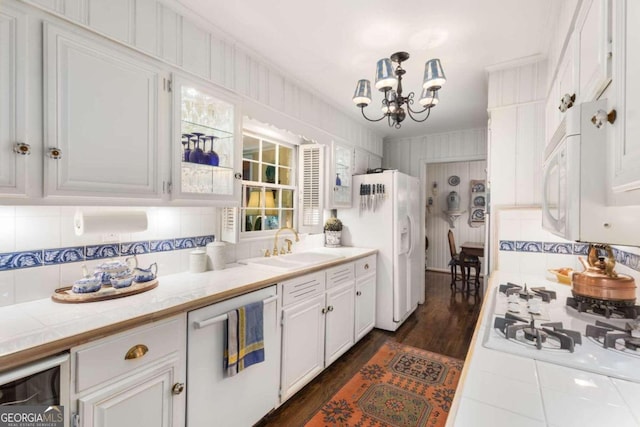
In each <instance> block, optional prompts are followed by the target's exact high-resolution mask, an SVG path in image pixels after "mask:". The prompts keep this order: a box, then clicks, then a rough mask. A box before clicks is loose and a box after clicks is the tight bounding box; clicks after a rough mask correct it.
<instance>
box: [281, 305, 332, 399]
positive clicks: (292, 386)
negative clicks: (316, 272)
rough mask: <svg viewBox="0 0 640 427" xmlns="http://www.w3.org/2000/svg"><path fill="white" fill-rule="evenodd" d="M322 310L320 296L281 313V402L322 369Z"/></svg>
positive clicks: (323, 318) (323, 307)
mask: <svg viewBox="0 0 640 427" xmlns="http://www.w3.org/2000/svg"><path fill="white" fill-rule="evenodd" d="M324 309H325V296H324V294H322V295H318V296H316V297H314V298H311V299H309V300H307V301H305V302H302V303H300V304H297V305H294V306H291V307H288V308H285V309H283V310H282V366H281V380H280V388H281V396H280V400H281V401H285V400H286V399H288V398H289V397H290V396H291V395H293V394H294V393H295V392H296V391H298V390H300V389H301V388H302V387H303V386H304V385H305V384H306V383H307V382H309V380H311V379H312V378H313V377H315V376H316V375H317V374H319V373H320V372H322V370H323V369H324V321H325V315H324V313H323V312H324V311H325V310H324Z"/></svg>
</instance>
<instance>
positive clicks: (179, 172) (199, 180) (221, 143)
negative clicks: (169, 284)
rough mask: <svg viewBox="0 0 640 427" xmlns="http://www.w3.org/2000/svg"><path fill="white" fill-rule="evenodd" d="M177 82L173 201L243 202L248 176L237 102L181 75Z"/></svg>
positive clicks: (216, 90) (231, 97)
mask: <svg viewBox="0 0 640 427" xmlns="http://www.w3.org/2000/svg"><path fill="white" fill-rule="evenodd" d="M173 82H174V87H173V88H172V90H173V101H174V109H173V110H174V121H173V123H174V126H173V131H172V135H173V139H172V142H173V146H172V157H173V159H172V164H173V168H172V170H173V177H172V181H173V185H172V189H171V194H172V198H174V199H192V200H193V199H195V200H203V201H208V202H211V203H213V204H216V203H217V202H220V203H224V205H225V206H230V205H231V204H233V203H236V204H237V203H238V195H239V194H240V179H241V178H242V176H241V174H240V173H239V171H240V147H241V145H242V140H241V138H242V133H241V129H240V111H239V108H238V100H237V98H236V97H235V96H234V95H232V94H229V93H226V91H224V89H218V88H215V87H214V86H212V85H208V84H201V83H194V82H192V81H189V80H186V79H183V78H181V77H179V76H176V77H174V79H173Z"/></svg>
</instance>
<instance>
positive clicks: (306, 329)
mask: <svg viewBox="0 0 640 427" xmlns="http://www.w3.org/2000/svg"><path fill="white" fill-rule="evenodd" d="M354 270H355V264H354V263H347V264H343V265H340V266H337V267H333V268H330V269H327V270H325V271H320V272H317V273H313V274H309V275H306V276H302V277H297V278H295V279H292V280H289V281H286V282H283V283H282V284H281V285H280V286H281V294H282V301H283V309H282V368H281V369H282V372H281V380H280V388H281V390H280V400H281V402H284V401H285V400H287V399H288V398H289V397H291V396H292V395H293V394H295V393H296V392H297V391H298V390H300V389H301V388H302V387H304V386H305V385H306V384H307V383H308V382H309V381H311V380H312V379H313V378H314V377H315V376H316V375H318V374H319V373H320V372H322V371H323V370H324V369H325V368H326V367H327V366H329V365H330V364H331V363H333V362H334V361H335V360H336V359H338V358H339V357H340V356H341V355H343V354H344V353H345V352H346V351H347V350H349V349H350V348H351V347H352V346H353V344H354V342H355V340H354V325H355V272H354Z"/></svg>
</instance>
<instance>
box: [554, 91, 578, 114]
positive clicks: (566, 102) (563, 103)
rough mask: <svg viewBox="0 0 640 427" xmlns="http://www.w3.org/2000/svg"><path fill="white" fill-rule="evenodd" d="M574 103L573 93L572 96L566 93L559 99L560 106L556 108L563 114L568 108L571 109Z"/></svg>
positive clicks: (574, 96)
mask: <svg viewBox="0 0 640 427" xmlns="http://www.w3.org/2000/svg"><path fill="white" fill-rule="evenodd" d="M575 101H576V94H575V93H574V94H573V95H569V94H568V93H565V94H564V96H563V97H562V98H560V105H559V106H558V110H560V112H561V113H564V112H565V111H567V110H568V109H569V108H571V107H573V103H574V102H575Z"/></svg>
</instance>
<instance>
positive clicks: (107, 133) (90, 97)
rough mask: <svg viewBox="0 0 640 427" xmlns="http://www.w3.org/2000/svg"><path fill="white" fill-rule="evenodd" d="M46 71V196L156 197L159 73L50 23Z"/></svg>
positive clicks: (145, 64) (110, 48)
mask: <svg viewBox="0 0 640 427" xmlns="http://www.w3.org/2000/svg"><path fill="white" fill-rule="evenodd" d="M44 72H45V98H46V100H45V126H46V131H45V136H46V138H45V150H47V148H49V147H57V148H59V149H60V150H61V153H62V158H60V159H58V160H54V159H51V158H48V157H45V162H44V163H45V177H46V180H47V182H46V184H45V189H46V195H47V196H69V195H78V196H117V197H159V194H160V191H159V187H160V185H159V171H158V164H159V162H158V158H159V157H158V156H159V151H160V150H161V149H163V146H162V145H161V144H159V141H160V135H159V133H160V132H159V120H158V112H159V108H158V106H159V102H158V101H159V100H158V98H159V91H160V85H161V82H162V76H161V73H160V71H159V69H157V68H155V66H154V65H152V64H151V63H147V62H143V61H141V60H137V59H133V58H132V57H129V56H128V55H125V54H124V53H121V52H119V51H118V50H116V49H115V48H114V47H112V46H110V47H104V46H103V45H102V44H98V43H94V42H93V41H92V40H91V39H88V38H86V37H82V36H81V35H80V34H75V33H71V32H66V31H64V30H61V29H59V28H57V27H54V26H51V25H46V26H45V71H44Z"/></svg>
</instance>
